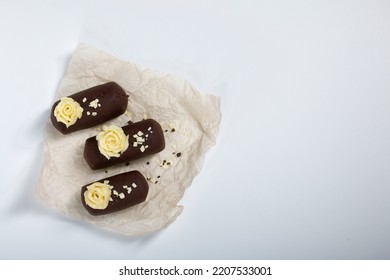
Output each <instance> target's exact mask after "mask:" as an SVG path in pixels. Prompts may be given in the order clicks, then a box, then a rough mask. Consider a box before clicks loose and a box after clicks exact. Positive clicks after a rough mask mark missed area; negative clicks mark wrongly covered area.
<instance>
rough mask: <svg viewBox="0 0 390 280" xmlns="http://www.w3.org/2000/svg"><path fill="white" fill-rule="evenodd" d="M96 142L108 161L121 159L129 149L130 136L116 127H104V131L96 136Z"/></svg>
mask: <svg viewBox="0 0 390 280" xmlns="http://www.w3.org/2000/svg"><path fill="white" fill-rule="evenodd" d="M96 140H97V141H98V148H99V151H100V153H101V154H102V155H104V156H105V157H106V158H107V159H110V158H111V157H119V156H120V154H121V153H123V152H124V151H126V150H127V148H128V147H129V136H128V135H126V134H125V133H124V132H123V129H122V128H121V127H118V126H116V125H110V126H105V127H103V131H102V132H100V133H99V134H98V135H97V136H96Z"/></svg>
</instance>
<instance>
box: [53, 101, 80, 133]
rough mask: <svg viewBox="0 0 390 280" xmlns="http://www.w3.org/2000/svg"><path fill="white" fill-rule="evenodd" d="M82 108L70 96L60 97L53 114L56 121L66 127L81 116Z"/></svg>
mask: <svg viewBox="0 0 390 280" xmlns="http://www.w3.org/2000/svg"><path fill="white" fill-rule="evenodd" d="M83 111H84V110H83V108H81V106H80V104H79V103H78V102H76V101H74V100H73V99H72V98H70V97H62V98H61V100H60V102H59V103H58V104H57V106H56V107H55V108H54V116H55V117H56V119H57V122H62V123H64V124H65V125H66V127H67V128H68V127H69V126H71V125H73V124H75V123H76V121H77V119H80V118H81V115H82V114H83Z"/></svg>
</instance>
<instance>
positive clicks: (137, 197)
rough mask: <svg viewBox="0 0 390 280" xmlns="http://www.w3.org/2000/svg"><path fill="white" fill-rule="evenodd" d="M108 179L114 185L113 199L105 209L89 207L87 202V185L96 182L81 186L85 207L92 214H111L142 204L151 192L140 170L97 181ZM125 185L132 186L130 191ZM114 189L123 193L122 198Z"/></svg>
mask: <svg viewBox="0 0 390 280" xmlns="http://www.w3.org/2000/svg"><path fill="white" fill-rule="evenodd" d="M106 180H108V181H109V183H108V184H109V185H111V186H113V189H112V190H111V199H112V201H109V203H108V206H107V208H105V209H93V208H91V207H89V206H88V205H87V204H86V202H85V198H84V193H85V191H86V190H87V187H88V186H89V185H91V184H92V183H94V182H92V183H90V184H87V185H85V186H83V187H82V188H81V201H82V203H83V205H84V207H85V209H87V211H88V212H89V213H90V214H91V215H94V216H98V215H104V214H110V213H113V212H116V211H120V210H123V209H126V208H129V207H131V206H134V205H137V204H140V203H141V202H144V201H145V199H146V197H147V195H148V192H149V185H148V182H147V181H146V179H145V177H144V176H143V175H142V174H141V173H140V172H139V171H130V172H126V173H122V174H118V175H115V176H111V177H108V178H104V179H101V180H99V181H96V182H101V183H103V182H104V181H106ZM133 184H135V186H136V187H134V186H133ZM123 186H127V187H128V188H131V191H130V193H128V191H127V188H124V187H123ZM114 190H115V191H116V193H118V194H121V193H123V195H124V196H123V198H120V196H119V195H115V194H114Z"/></svg>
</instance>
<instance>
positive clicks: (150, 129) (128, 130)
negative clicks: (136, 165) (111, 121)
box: [84, 119, 165, 170]
mask: <svg viewBox="0 0 390 280" xmlns="http://www.w3.org/2000/svg"><path fill="white" fill-rule="evenodd" d="M164 148H165V139H164V133H163V131H162V129H161V126H160V124H159V123H158V122H156V121H155V120H153V119H146V120H142V121H140V122H136V123H131V124H129V125H126V126H123V127H117V126H108V127H103V131H102V132H101V133H99V134H98V135H97V136H96V137H91V138H88V139H87V140H86V141H85V146H84V158H85V160H86V161H87V163H88V165H89V166H90V167H91V169H93V170H96V169H101V168H106V167H109V166H112V165H116V164H119V163H124V162H130V161H132V160H136V159H140V158H143V157H147V156H150V155H153V154H156V153H158V152H161V151H162V150H164Z"/></svg>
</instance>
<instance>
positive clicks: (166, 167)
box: [36, 44, 221, 236]
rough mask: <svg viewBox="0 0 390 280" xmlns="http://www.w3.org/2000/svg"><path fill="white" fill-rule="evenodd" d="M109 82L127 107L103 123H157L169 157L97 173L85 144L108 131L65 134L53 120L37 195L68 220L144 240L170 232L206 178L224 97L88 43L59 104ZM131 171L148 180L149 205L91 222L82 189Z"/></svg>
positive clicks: (77, 56) (64, 83)
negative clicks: (194, 186) (195, 183)
mask: <svg viewBox="0 0 390 280" xmlns="http://www.w3.org/2000/svg"><path fill="white" fill-rule="evenodd" d="M109 81H114V82H116V83H118V84H119V85H120V86H121V87H122V88H123V89H124V90H125V91H126V93H127V94H128V95H129V101H128V102H129V104H128V107H127V111H126V113H125V114H123V115H122V116H120V117H118V118H116V119H114V120H112V121H109V122H107V123H105V124H116V125H118V126H123V125H126V124H127V122H128V121H129V120H131V121H133V122H136V121H140V120H142V119H144V118H153V119H155V120H157V121H158V122H159V123H160V124H161V126H162V128H163V130H164V131H165V140H166V148H165V150H164V151H162V152H161V153H159V154H157V155H154V156H151V157H148V158H145V159H141V160H137V161H134V162H131V163H130V164H129V165H128V166H126V165H125V164H122V165H118V166H113V167H111V168H109V169H102V170H98V171H93V170H91V169H90V168H89V166H88V165H87V163H86V161H85V160H84V158H83V149H84V142H85V140H86V139H87V138H89V137H92V136H95V135H96V134H97V133H98V132H99V131H100V130H101V127H102V126H97V127H95V128H91V129H86V130H82V131H78V132H74V133H72V134H69V135H62V134H61V133H59V132H58V131H57V130H56V129H55V128H54V127H53V126H52V124H51V122H50V120H48V122H47V125H46V128H45V130H46V131H45V154H44V164H43V168H42V173H41V175H40V178H39V181H38V183H37V186H36V196H37V197H38V198H39V199H40V200H42V201H44V202H45V203H46V204H47V205H49V206H50V207H53V208H55V209H57V210H59V211H60V212H61V213H63V214H64V215H66V216H68V217H70V218H74V219H78V220H83V221H85V222H89V223H93V224H95V225H97V226H99V227H102V228H105V229H109V230H112V231H114V232H118V233H122V234H126V235H129V236H140V235H143V234H146V233H150V232H154V231H157V230H160V229H162V228H165V227H167V226H168V225H169V224H171V223H172V222H173V221H174V220H175V219H176V218H177V217H178V216H179V215H180V213H181V212H182V211H183V206H181V205H178V203H179V201H180V199H181V198H182V196H183V194H184V192H185V190H186V189H187V188H188V187H189V186H190V185H191V182H192V180H193V179H194V178H195V176H196V175H197V174H198V173H199V172H200V170H201V168H202V165H203V161H204V157H205V154H206V152H207V151H208V150H209V149H210V148H211V147H212V146H213V145H215V143H216V137H217V134H218V128H219V124H220V121H221V110H220V98H219V97H217V96H214V95H210V94H204V93H201V92H199V91H197V90H196V89H195V88H193V87H192V86H191V84H190V83H189V82H187V81H185V80H183V79H181V78H178V77H175V76H172V75H168V74H164V73H161V72H158V71H154V70H151V69H147V68H143V67H141V66H139V65H135V64H133V63H130V62H125V61H122V60H120V59H118V58H116V57H113V56H111V55H109V54H107V53H105V52H103V51H102V50H99V49H96V48H93V47H91V46H88V45H86V44H82V45H79V47H78V48H77V49H76V51H75V53H74V54H73V56H72V58H71V60H70V62H69V66H68V69H67V72H66V74H65V76H64V78H63V80H62V82H61V84H60V87H59V90H58V92H57V95H56V98H55V100H57V99H60V98H61V97H62V96H68V95H71V94H73V93H75V92H78V91H81V90H84V89H87V88H89V87H92V86H95V85H99V84H102V83H105V82H109ZM49 107H51V104H48V108H49ZM178 153H180V154H179V155H180V156H179V157H178ZM164 161H165V164H164ZM168 162H169V164H167V163H168ZM130 170H139V171H140V172H141V173H142V174H143V175H144V176H145V177H146V178H148V181H149V194H148V196H147V199H146V201H145V202H144V203H142V204H139V205H137V206H134V207H131V208H128V209H126V210H123V211H120V212H117V213H113V214H109V215H103V216H98V217H95V216H91V215H90V214H89V213H88V212H87V211H86V210H85V208H84V207H83V206H82V204H81V194H80V189H81V187H82V186H83V185H85V184H88V183H91V182H93V181H96V180H100V179H101V178H105V177H109V176H112V175H115V174H119V173H122V172H126V171H130Z"/></svg>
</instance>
